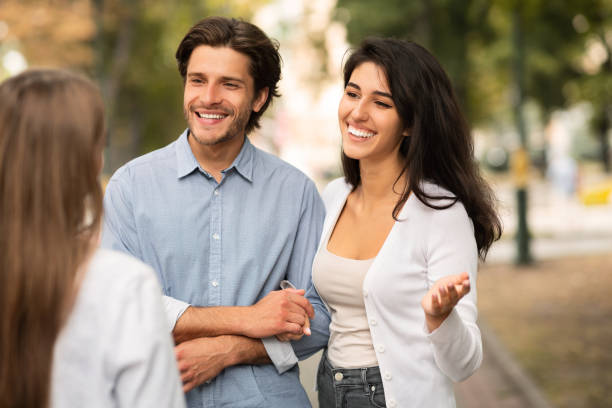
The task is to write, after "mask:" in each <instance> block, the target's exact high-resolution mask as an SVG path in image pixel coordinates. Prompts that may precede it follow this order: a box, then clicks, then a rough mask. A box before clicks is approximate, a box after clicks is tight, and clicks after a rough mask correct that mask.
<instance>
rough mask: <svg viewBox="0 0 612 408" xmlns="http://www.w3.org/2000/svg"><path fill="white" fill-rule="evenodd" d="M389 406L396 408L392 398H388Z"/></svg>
mask: <svg viewBox="0 0 612 408" xmlns="http://www.w3.org/2000/svg"><path fill="white" fill-rule="evenodd" d="M389 406H390V407H391V408H393V407H396V406H397V402H395V400H394V399H393V398H389Z"/></svg>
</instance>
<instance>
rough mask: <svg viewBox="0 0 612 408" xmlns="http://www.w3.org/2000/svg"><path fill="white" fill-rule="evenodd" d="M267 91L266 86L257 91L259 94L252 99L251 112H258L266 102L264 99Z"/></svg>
mask: <svg viewBox="0 0 612 408" xmlns="http://www.w3.org/2000/svg"><path fill="white" fill-rule="evenodd" d="M269 92H270V90H269V89H268V87H267V86H266V87H265V88H263V89H261V90H260V91H259V94H258V95H257V96H256V97H255V100H254V101H253V112H259V111H260V110H261V108H262V107H263V106H264V103H266V99H268V93H269Z"/></svg>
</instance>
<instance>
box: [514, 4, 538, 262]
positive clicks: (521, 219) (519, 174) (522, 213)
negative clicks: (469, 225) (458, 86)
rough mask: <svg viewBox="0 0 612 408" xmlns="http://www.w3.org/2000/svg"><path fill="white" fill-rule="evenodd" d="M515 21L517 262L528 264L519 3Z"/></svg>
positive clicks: (526, 163)
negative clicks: (517, 135)
mask: <svg viewBox="0 0 612 408" xmlns="http://www.w3.org/2000/svg"><path fill="white" fill-rule="evenodd" d="M512 20H513V21H512V22H513V24H512V25H513V36H512V40H513V49H514V64H513V71H514V91H515V95H514V97H515V99H514V118H515V122H516V128H517V131H518V134H519V138H520V148H519V149H518V150H517V151H516V152H515V153H514V156H515V157H514V158H513V170H514V175H515V184H516V210H517V216H518V222H517V232H516V243H517V257H516V263H517V264H519V265H527V264H530V263H531V262H532V261H533V258H532V257H531V252H530V235H529V228H528V226H527V202H528V200H527V199H528V194H527V184H528V174H529V154H528V151H529V150H528V143H527V131H526V129H525V120H524V117H523V92H524V76H523V73H524V64H525V56H524V54H525V51H524V44H523V38H522V28H521V16H520V14H519V10H518V6H515V8H514V11H513V13H512Z"/></svg>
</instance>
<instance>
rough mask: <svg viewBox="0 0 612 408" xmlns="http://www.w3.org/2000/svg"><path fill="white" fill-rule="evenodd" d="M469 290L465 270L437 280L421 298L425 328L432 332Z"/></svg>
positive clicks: (468, 278) (467, 276)
mask: <svg viewBox="0 0 612 408" xmlns="http://www.w3.org/2000/svg"><path fill="white" fill-rule="evenodd" d="M469 291H470V277H469V275H468V273H467V272H463V273H461V274H458V275H450V276H446V277H444V278H442V279H440V280H438V281H437V282H436V283H435V284H434V285H433V286H432V287H431V288H430V289H429V291H428V292H427V294H426V295H425V296H424V297H423V300H421V306H422V307H423V310H424V311H425V322H426V324H427V329H428V330H429V331H430V332H432V331H434V330H435V329H437V328H438V327H440V325H441V324H442V322H444V320H445V319H446V318H447V317H448V315H449V314H450V312H451V311H452V310H453V308H454V307H455V305H457V303H458V302H459V300H461V298H462V297H463V296H465V295H466V294H467V293H468V292H469Z"/></svg>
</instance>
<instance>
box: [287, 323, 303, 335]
mask: <svg viewBox="0 0 612 408" xmlns="http://www.w3.org/2000/svg"><path fill="white" fill-rule="evenodd" d="M284 332H285V333H291V334H297V335H301V334H302V325H301V324H295V323H289V322H287V323H285V327H284Z"/></svg>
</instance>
